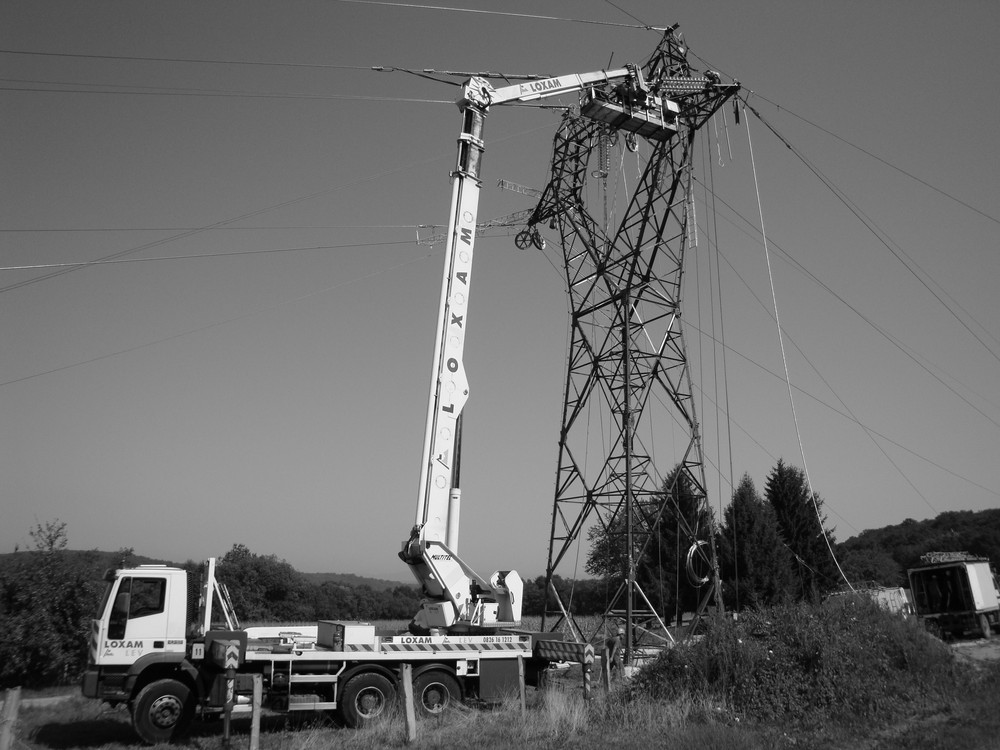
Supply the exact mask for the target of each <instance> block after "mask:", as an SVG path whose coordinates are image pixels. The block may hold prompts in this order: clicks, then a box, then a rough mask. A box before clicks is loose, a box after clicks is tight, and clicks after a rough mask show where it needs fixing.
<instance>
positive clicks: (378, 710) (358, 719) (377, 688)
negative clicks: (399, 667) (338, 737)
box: [338, 672, 396, 729]
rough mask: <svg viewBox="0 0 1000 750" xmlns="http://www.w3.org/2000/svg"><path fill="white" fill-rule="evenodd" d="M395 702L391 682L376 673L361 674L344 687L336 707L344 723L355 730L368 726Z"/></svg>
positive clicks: (394, 693) (394, 690) (394, 689)
mask: <svg viewBox="0 0 1000 750" xmlns="http://www.w3.org/2000/svg"><path fill="white" fill-rule="evenodd" d="M395 700H396V688H395V687H394V686H393V684H392V681H391V680H390V679H389V678H388V677H386V676H385V675H383V674H379V673H378V672H362V673H361V674H359V675H355V676H354V677H352V678H351V679H350V680H348V681H347V684H346V685H345V686H344V690H343V692H342V693H341V694H340V701H339V702H338V707H339V710H340V716H341V718H342V719H343V720H344V723H345V724H346V725H347V726H349V727H353V728H355V729H357V728H359V727H363V726H365V725H367V724H370V723H371V722H372V721H374V720H375V719H377V718H378V717H379V716H381V715H382V714H384V713H385V710H386V707H387V706H389V705H391V704H392V703H393V702H394V701H395Z"/></svg>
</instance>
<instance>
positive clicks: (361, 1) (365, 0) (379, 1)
mask: <svg viewBox="0 0 1000 750" xmlns="http://www.w3.org/2000/svg"><path fill="white" fill-rule="evenodd" d="M337 2H341V3H354V4H356V5H385V6H388V7H390V8H415V9H418V10H443V11H450V12H452V13H478V14H481V15H486V16H507V17H509V18H532V19H535V20H536V21H561V22H563V23H586V24H592V25H595V26H617V27H618V28H623V29H642V30H643V31H666V30H667V28H669V27H667V26H647V25H645V24H642V25H639V24H633V23H616V22H614V21H594V20H591V19H587V18H564V17H560V16H542V15H537V14H534V13H513V12H510V11H503V10H481V9H479V8H453V7H450V6H446V5H421V4H417V3H397V2H386V1H385V0H337ZM616 7H617V6H616ZM619 10H621V9H620V8H619Z"/></svg>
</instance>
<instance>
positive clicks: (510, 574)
mask: <svg viewBox="0 0 1000 750" xmlns="http://www.w3.org/2000/svg"><path fill="white" fill-rule="evenodd" d="M614 82H623V83H622V85H621V87H620V88H621V91H620V92H619V98H624V99H626V100H628V103H631V104H638V103H639V100H640V99H641V100H642V103H643V105H645V102H646V98H647V94H648V92H647V91H646V87H645V84H644V82H643V81H642V76H641V73H640V71H639V69H638V68H637V67H635V66H631V65H630V66H628V67H625V68H620V69H618V70H613V71H596V72H593V73H583V74H579V73H572V74H569V75H565V76H557V77H554V78H546V79H542V80H537V81H530V82H527V83H520V84H516V85H513V86H506V87H502V88H499V89H495V88H493V86H492V85H490V83H489V82H488V81H486V80H485V79H483V78H479V77H474V78H471V79H470V80H469V81H467V82H466V83H465V85H464V87H463V90H462V98H461V99H459V100H458V102H457V104H458V107H459V109H460V110H461V112H462V118H463V125H462V134H461V135H460V136H459V138H458V160H457V165H456V168H455V170H454V171H453V172H452V174H451V179H452V195H451V208H450V216H449V219H448V234H447V240H446V245H445V264H444V273H443V276H442V280H441V303H440V306H439V309H438V324H437V331H436V336H435V343H434V361H433V369H432V374H431V383H430V399H429V403H428V407H427V421H426V428H425V432H424V446H423V457H422V462H421V469H420V490H419V494H418V497H417V513H416V518H415V520H414V526H413V530H412V532H411V533H410V538H409V539H407V540H406V541H405V542H403V548H402V551H401V552H400V553H399V556H400V559H402V560H403V562H405V563H406V564H407V565H408V566H410V570H411V571H412V572H413V575H414V577H415V578H416V579H417V582H418V583H420V585H421V587H422V589H423V593H424V597H425V599H424V601H423V603H422V604H421V609H420V611H419V612H418V613H417V614H416V616H415V617H414V619H413V622H412V623H411V628H412V629H413V630H414V631H415V632H431V631H434V632H438V631H447V630H449V629H452V630H458V629H472V628H491V627H492V628H496V627H501V626H506V627H510V626H512V625H514V624H517V623H518V622H519V621H520V619H521V592H522V588H523V586H522V582H521V578H520V577H519V576H518V575H517V572H516V571H497V572H495V573H494V574H493V575H492V576H491V577H490V579H489V581H487V580H485V579H483V578H481V577H480V576H479V575H478V574H477V573H476V572H475V571H473V570H472V569H471V568H470V567H469V566H468V565H466V564H465V563H464V562H463V561H462V559H461V558H460V557H459V556H458V536H459V533H458V528H459V505H460V495H461V492H460V489H459V470H458V469H459V455H460V442H461V420H462V410H463V409H464V407H465V403H466V401H467V400H468V397H469V382H468V380H467V378H466V375H465V365H464V362H463V357H464V351H465V332H466V325H467V322H468V305H469V290H470V284H471V281H472V256H473V250H474V248H475V240H476V215H477V213H478V209H479V191H480V185H481V181H480V178H479V169H480V163H481V161H482V155H483V152H484V150H485V149H484V143H483V125H484V123H485V120H486V115H487V113H488V111H489V108H490V106H492V105H494V104H504V103H507V102H526V101H532V100H536V99H543V98H547V97H551V96H557V95H559V94H566V93H571V92H577V91H584V90H585V89H587V88H590V87H593V86H597V85H603V84H609V83H614ZM657 106H662V105H660V103H659V101H658V100H657Z"/></svg>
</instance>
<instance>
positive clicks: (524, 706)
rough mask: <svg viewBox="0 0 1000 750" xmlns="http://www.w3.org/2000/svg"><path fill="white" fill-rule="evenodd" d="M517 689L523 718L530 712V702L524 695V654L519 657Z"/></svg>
mask: <svg viewBox="0 0 1000 750" xmlns="http://www.w3.org/2000/svg"><path fill="white" fill-rule="evenodd" d="M517 687H518V692H519V693H520V696H521V718H522V719H523V718H524V715H525V714H526V713H527V711H528V702H527V699H526V697H525V694H524V654H518V655H517Z"/></svg>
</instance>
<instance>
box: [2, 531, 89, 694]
mask: <svg viewBox="0 0 1000 750" xmlns="http://www.w3.org/2000/svg"><path fill="white" fill-rule="evenodd" d="M29 534H30V536H31V539H32V542H33V546H34V549H33V550H30V551H26V552H17V553H15V557H16V558H18V559H17V560H16V562H15V563H14V564H13V565H11V566H10V567H9V568H7V569H6V570H5V572H4V575H3V577H2V578H0V686H4V687H7V686H12V685H25V686H28V687H39V686H44V685H50V684H53V683H56V682H67V681H69V680H74V679H76V678H77V677H78V676H79V675H80V673H81V671H82V670H83V667H84V664H85V661H86V655H87V652H86V649H87V643H88V636H89V635H90V623H89V619H90V617H92V616H93V612H94V608H95V606H96V603H97V600H98V589H99V586H100V584H99V583H97V582H94V581H93V580H92V579H91V577H90V575H89V574H90V572H91V571H90V568H89V566H88V565H87V564H86V563H87V562H88V559H87V557H86V556H87V555H92V554H93V553H84V559H83V560H74V563H72V564H71V563H70V561H69V560H68V558H67V555H68V553H67V552H66V543H67V534H66V524H65V523H64V522H62V521H59V520H58V519H56V520H54V521H47V522H46V523H44V524H43V523H41V522H38V523H36V525H35V528H34V529H32V530H31V531H30V532H29ZM74 554H79V553H74ZM81 563H84V564H81Z"/></svg>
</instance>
